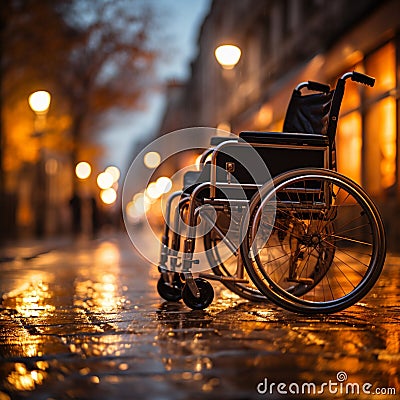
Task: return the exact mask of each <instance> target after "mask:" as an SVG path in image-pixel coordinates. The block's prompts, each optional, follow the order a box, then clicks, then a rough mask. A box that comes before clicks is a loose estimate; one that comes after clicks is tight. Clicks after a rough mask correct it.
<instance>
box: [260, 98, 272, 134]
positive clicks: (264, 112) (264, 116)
mask: <svg viewBox="0 0 400 400" xmlns="http://www.w3.org/2000/svg"><path fill="white" fill-rule="evenodd" d="M273 116H274V114H273V110H272V107H271V106H270V105H269V104H264V105H263V106H262V107H261V108H260V110H259V111H258V113H257V117H256V118H257V119H256V124H257V127H258V128H260V129H262V128H266V127H267V126H268V125H270V123H271V122H272V120H273Z"/></svg>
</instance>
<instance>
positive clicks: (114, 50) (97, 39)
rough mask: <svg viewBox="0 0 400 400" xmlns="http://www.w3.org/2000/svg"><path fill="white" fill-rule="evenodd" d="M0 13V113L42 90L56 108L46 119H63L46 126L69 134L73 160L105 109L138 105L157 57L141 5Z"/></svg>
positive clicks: (46, 5)
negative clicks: (51, 98)
mask: <svg viewBox="0 0 400 400" xmlns="http://www.w3.org/2000/svg"><path fill="white" fill-rule="evenodd" d="M0 13H1V15H0V84H1V86H0V107H1V109H2V115H3V116H4V113H5V112H6V110H7V107H8V109H12V108H13V104H17V103H18V101H21V99H25V100H26V98H27V94H29V93H30V92H31V91H33V90H36V89H38V88H40V86H41V87H43V86H45V87H47V88H48V89H49V90H50V91H51V92H52V94H53V99H54V103H56V104H57V107H54V109H55V110H54V112H53V110H52V115H53V116H54V117H56V118H59V119H60V118H61V117H62V116H63V117H66V118H65V119H67V120H68V121H69V126H66V125H65V124H63V123H58V124H53V126H54V127H55V128H54V129H61V128H60V127H61V126H62V129H63V130H64V131H65V130H67V131H69V132H70V135H69V136H70V138H71V139H72V146H70V147H71V149H70V150H69V151H70V154H71V158H72V161H73V162H75V161H76V160H77V157H78V154H79V151H80V146H82V142H83V141H84V140H85V141H86V140H88V139H89V138H91V137H93V135H95V133H96V132H97V131H98V127H99V125H100V124H102V123H104V121H105V118H106V117H107V115H108V114H109V113H110V111H112V110H121V109H125V110H133V109H137V108H138V107H141V106H142V103H141V101H142V98H143V95H144V94H146V93H147V92H148V90H149V88H150V86H151V77H152V66H153V63H154V60H155V58H156V56H157V53H156V51H155V50H154V49H152V48H151V46H150V41H149V37H150V34H151V29H152V26H153V23H154V16H153V14H152V13H151V12H150V10H149V9H147V8H146V6H145V2H143V1H141V0H96V1H92V0H41V1H36V0H3V1H2V4H1V6H0ZM14 109H16V107H14ZM28 111H29V110H28ZM21 118H23V115H21ZM7 135H8V132H5V131H4V129H2V125H1V123H0V141H1V152H0V155H4V152H5V151H8V150H7ZM64 136H65V132H64ZM4 138H5V140H4ZM21 146H25V147H26V146H27V143H21ZM13 156H15V157H18V154H17V152H16V153H15V154H13ZM3 159H4V157H3V156H1V157H0V189H1V195H2V197H3V193H4V179H3V177H4V174H3V172H4V169H3ZM1 212H2V211H1V210H0V213H1ZM6 212H7V211H6Z"/></svg>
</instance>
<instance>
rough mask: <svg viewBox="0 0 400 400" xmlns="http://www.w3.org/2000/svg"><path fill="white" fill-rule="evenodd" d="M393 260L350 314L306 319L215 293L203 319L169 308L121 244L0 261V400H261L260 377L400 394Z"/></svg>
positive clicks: (145, 269)
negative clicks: (342, 376)
mask: <svg viewBox="0 0 400 400" xmlns="http://www.w3.org/2000/svg"><path fill="white" fill-rule="evenodd" d="M399 262H400V259H399V257H394V256H389V257H388V261H387V263H386V266H385V269H384V272H383V276H382V278H381V279H380V280H379V282H378V284H377V285H376V286H375V288H374V289H373V290H372V291H371V293H370V294H369V295H368V296H367V297H366V298H365V299H363V300H362V301H361V302H360V303H358V304H357V305H355V306H353V307H351V308H350V309H348V310H346V311H343V312H340V313H338V314H335V315H331V316H313V317H312V318H310V317H306V316H300V315H295V314H292V313H289V312H287V311H284V310H282V309H279V308H278V307H276V306H274V305H271V304H269V303H266V304H255V303H249V302H247V301H244V300H243V299H240V298H238V297H237V296H235V295H233V294H232V293H231V292H230V291H228V290H225V289H223V287H222V286H220V285H219V284H214V287H215V289H216V293H217V296H216V299H215V300H214V302H213V304H212V305H211V306H210V307H209V308H208V309H207V310H205V311H192V310H190V309H188V308H187V307H185V306H184V305H183V304H182V303H181V302H180V303H165V302H164V301H163V300H162V299H161V298H160V297H159V296H158V294H157V291H156V282H157V279H158V276H159V274H158V271H157V269H156V268H155V267H151V266H149V265H148V264H147V263H146V262H144V261H143V260H142V259H141V258H139V257H138V256H137V255H136V254H135V252H134V251H133V249H132V246H131V244H130V242H129V240H128V239H127V236H126V235H118V236H113V237H109V238H107V239H103V240H96V241H89V242H80V243H73V244H72V243H70V244H66V245H65V246H64V247H63V248H61V249H58V250H53V251H50V252H48V253H46V254H42V255H40V256H38V257H35V258H32V259H30V260H29V261H21V260H15V261H12V262H6V263H1V264H0V271H1V276H2V279H1V283H0V292H1V294H2V303H1V305H0V311H1V313H0V379H1V380H0V398H1V399H2V400H3V399H8V398H12V399H20V398H21V399H22V398H26V399H139V398H141V399H160V400H161V399H171V400H172V399H173V400H179V399H203V398H207V399H253V398H254V399H261V398H266V395H264V396H262V395H259V394H258V393H257V389H256V387H257V385H258V383H260V382H263V381H264V378H268V381H269V382H286V383H287V384H289V383H291V382H294V383H297V384H299V385H301V384H302V383H303V382H314V383H315V384H316V385H321V384H322V383H323V382H328V381H329V380H332V381H335V382H336V375H337V373H338V372H345V373H346V374H347V376H348V379H347V381H348V382H352V383H358V384H360V385H362V384H363V383H371V385H372V389H371V391H375V390H376V389H377V388H382V389H389V388H392V389H393V388H395V389H396V390H397V393H399V390H400V382H399V365H400V358H399V343H400V341H399V330H398V325H399V306H400V294H399V293H400V291H399V278H400V276H399V269H398V265H399ZM386 393H389V392H386ZM392 393H393V392H392ZM276 396H277V395H276V392H275V396H271V398H275V397H276ZM329 396H333V394H331V395H330V394H329V393H328V392H326V394H325V397H324V398H329ZM285 397H289V398H290V397H291V396H285ZM298 397H299V396H292V398H298ZM313 397H314V398H321V397H318V396H313ZM374 397H377V398H392V399H395V398H397V397H396V396H395V395H390V396H389V395H387V396H374ZM335 398H343V399H344V398H349V397H348V396H346V395H344V394H343V395H336V396H335ZM354 398H367V396H366V395H364V396H363V395H362V394H361V395H360V396H359V397H354Z"/></svg>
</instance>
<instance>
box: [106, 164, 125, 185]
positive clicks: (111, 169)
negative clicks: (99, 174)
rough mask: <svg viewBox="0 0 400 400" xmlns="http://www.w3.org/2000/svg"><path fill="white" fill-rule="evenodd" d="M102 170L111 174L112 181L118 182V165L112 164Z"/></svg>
mask: <svg viewBox="0 0 400 400" xmlns="http://www.w3.org/2000/svg"><path fill="white" fill-rule="evenodd" d="M104 172H107V173H109V174H110V175H112V177H113V181H114V183H115V182H118V179H119V177H120V176H121V172H120V170H119V169H118V167H115V166H114V165H111V166H109V167H107V168H106V169H105V171H104Z"/></svg>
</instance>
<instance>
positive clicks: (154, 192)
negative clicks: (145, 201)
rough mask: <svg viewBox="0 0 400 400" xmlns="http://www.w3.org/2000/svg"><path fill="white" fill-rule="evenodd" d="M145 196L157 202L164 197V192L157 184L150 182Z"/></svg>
mask: <svg viewBox="0 0 400 400" xmlns="http://www.w3.org/2000/svg"><path fill="white" fill-rule="evenodd" d="M145 195H146V196H148V197H150V199H153V200H156V199H158V198H159V197H160V196H161V195H162V192H161V190H160V189H159V187H158V186H157V183H156V182H150V183H149V185H148V186H147V189H146V190H145Z"/></svg>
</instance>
